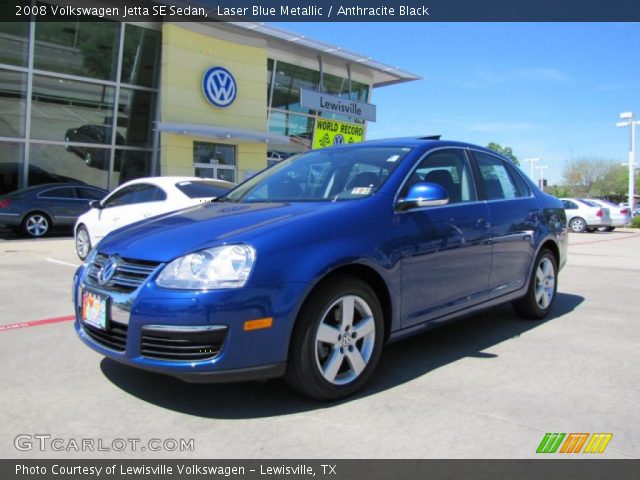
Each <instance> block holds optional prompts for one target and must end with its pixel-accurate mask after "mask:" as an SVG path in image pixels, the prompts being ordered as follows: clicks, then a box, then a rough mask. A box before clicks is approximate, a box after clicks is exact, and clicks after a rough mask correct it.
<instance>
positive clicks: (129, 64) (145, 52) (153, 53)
mask: <svg viewBox="0 0 640 480" xmlns="http://www.w3.org/2000/svg"><path fill="white" fill-rule="evenodd" d="M161 37H162V34H161V33H160V32H158V31H156V30H149V29H147V28H140V27H136V26H135V25H126V28H125V31H124V47H123V52H122V76H121V81H122V83H128V84H131V85H139V86H141V87H150V88H157V86H158V79H159V76H160V75H159V73H160V72H159V69H160V46H161V43H162V41H161Z"/></svg>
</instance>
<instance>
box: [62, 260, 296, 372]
mask: <svg viewBox="0 0 640 480" xmlns="http://www.w3.org/2000/svg"><path fill="white" fill-rule="evenodd" d="M82 270H83V268H82V267H81V269H80V270H79V271H78V274H77V275H76V279H75V282H74V303H75V314H76V322H75V329H76V332H77V334H78V336H79V337H80V339H81V340H82V341H83V342H84V343H85V344H86V345H88V346H89V347H91V348H92V349H93V350H95V351H97V352H99V353H101V354H102V355H104V356H106V357H108V358H111V359H113V360H115V361H117V362H119V363H123V364H126V365H129V366H133V367H136V368H140V369H144V370H150V371H154V372H157V373H163V374H167V375H171V376H174V377H177V378H180V379H182V380H184V381H188V382H231V381H245V380H254V379H262V378H273V377H279V376H282V375H283V374H284V371H285V368H286V359H287V353H288V349H289V339H290V336H291V330H292V328H293V324H294V320H295V317H296V315H297V311H298V308H299V305H298V303H297V301H298V300H297V299H300V298H303V296H304V292H305V284H302V283H290V284H286V285H281V286H278V287H254V288H241V289H228V290H217V291H208V292H191V291H175V290H167V289H161V288H159V287H157V286H155V284H154V282H153V280H149V281H148V282H146V283H145V284H144V285H142V286H140V287H139V288H138V289H136V290H135V291H134V292H131V293H129V294H125V295H122V294H119V293H117V292H112V291H109V290H107V289H104V288H101V287H99V286H97V285H95V284H93V283H92V282H91V281H90V280H89V279H86V278H83V271H82ZM85 290H88V291H91V292H93V293H97V294H99V295H103V296H106V297H108V302H107V305H108V307H107V318H108V322H109V324H108V328H107V330H106V331H103V330H99V329H96V328H95V327H92V326H89V325H86V324H85V323H83V322H82V320H81V316H82V315H81V313H82V312H81V308H82V306H81V300H82V292H83V291H85ZM268 317H270V318H273V322H272V326H271V327H270V328H264V329H257V330H251V331H245V330H244V323H245V322H246V321H249V320H255V319H261V318H268ZM185 328H186V329H190V330H193V331H198V332H200V333H198V335H199V336H196V337H193V335H191V334H189V335H191V336H189V335H187V336H182V337H180V335H178V334H177V333H176V332H182V333H184V329H185ZM202 329H210V330H209V332H210V333H209V334H208V335H209V336H206V335H203V334H202V331H203V330H202ZM158 332H161V333H165V334H166V335H165V336H164V337H162V335H160V334H159V333H158ZM211 332H214V333H211ZM167 345H168V348H165V347H167ZM160 347H162V348H160ZM183 347H184V349H186V351H188V352H189V354H190V355H191V356H189V355H187V356H186V357H185V358H181V357H180V356H178V357H176V356H173V355H167V352H169V353H171V354H173V353H175V352H176V351H179V352H181V351H183V350H181V348H183ZM198 349H202V350H203V352H205V353H203V354H201V355H198V354H197V352H198Z"/></svg>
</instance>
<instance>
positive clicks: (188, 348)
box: [140, 327, 227, 361]
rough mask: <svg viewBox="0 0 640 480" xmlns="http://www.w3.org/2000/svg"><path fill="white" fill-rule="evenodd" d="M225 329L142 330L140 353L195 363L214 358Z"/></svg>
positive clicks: (220, 347)
mask: <svg viewBox="0 0 640 480" xmlns="http://www.w3.org/2000/svg"><path fill="white" fill-rule="evenodd" d="M226 336H227V328H226V327H219V328H217V329H215V330H205V331H190V330H184V331H180V330H171V331H167V330H160V329H158V330H156V329H153V328H149V327H146V328H143V330H142V344H141V348H140V351H141V353H142V355H143V356H145V357H148V358H156V359H159V360H178V361H197V360H207V359H211V358H214V357H215V356H217V355H218V353H220V350H222V345H223V344H224V339H225V338H226Z"/></svg>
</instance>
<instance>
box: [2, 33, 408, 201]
mask: <svg viewBox="0 0 640 480" xmlns="http://www.w3.org/2000/svg"><path fill="white" fill-rule="evenodd" d="M419 78H420V77H418V76H417V75H414V74H411V73H409V72H406V71H403V70H401V69H399V68H396V67H391V66H388V65H384V64H382V63H380V62H377V61H375V60H373V59H371V58H370V57H366V56H362V55H358V54H355V53H353V52H350V51H347V50H344V49H342V48H340V47H337V46H333V45H330V44H327V43H324V42H320V41H315V40H312V39H309V38H307V37H305V36H302V35H297V34H295V33H291V32H287V31H283V30H280V29H276V28H272V27H270V26H268V25H265V24H258V23H244V22H243V23H220V22H201V23H198V22H193V23H187V22H176V23H157V24H154V23H122V22H117V21H101V22H31V23H18V22H16V23H9V22H0V193H6V192H7V191H11V190H15V189H17V188H22V187H25V186H29V185H35V184H39V183H46V182H53V181H68V180H79V181H82V182H85V183H88V184H92V185H96V186H99V187H103V188H108V189H113V188H115V187H116V186H118V185H119V184H121V183H122V182H124V181H126V180H130V179H132V178H136V177H140V176H149V175H189V176H191V175H196V176H200V177H211V178H220V179H224V180H229V181H232V182H236V183H237V182H240V181H242V180H244V179H245V178H247V177H249V176H251V175H252V174H254V173H255V172H257V171H259V170H261V169H263V168H265V167H266V166H268V165H269V164H270V163H271V162H276V161H279V160H281V159H283V158H286V157H287V156H289V155H291V154H293V153H297V152H302V151H307V150H309V149H311V148H321V147H325V146H328V145H332V144H337V143H350V142H358V141H361V140H362V139H363V138H364V137H365V135H366V127H367V123H368V122H369V121H375V117H376V111H375V106H374V105H373V104H372V90H373V89H374V88H376V87H381V86H388V85H394V84H397V83H402V82H408V81H413V80H417V79H419Z"/></svg>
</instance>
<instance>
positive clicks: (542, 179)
mask: <svg viewBox="0 0 640 480" xmlns="http://www.w3.org/2000/svg"><path fill="white" fill-rule="evenodd" d="M536 168H537V169H538V170H540V180H538V186H539V187H540V190H542V191H543V192H544V169H545V168H549V165H539V166H538V167H536Z"/></svg>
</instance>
